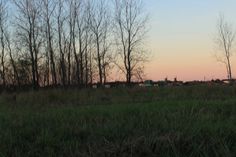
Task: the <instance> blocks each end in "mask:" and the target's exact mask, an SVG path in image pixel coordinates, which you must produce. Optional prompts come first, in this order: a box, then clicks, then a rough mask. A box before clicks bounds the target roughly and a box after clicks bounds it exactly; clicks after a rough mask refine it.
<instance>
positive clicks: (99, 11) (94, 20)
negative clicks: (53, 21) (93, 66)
mask: <svg viewBox="0 0 236 157" xmlns="http://www.w3.org/2000/svg"><path fill="white" fill-rule="evenodd" d="M92 4H93V6H92V7H91V10H90V14H91V15H90V17H91V19H90V28H91V31H92V32H93V35H94V41H95V45H96V62H97V67H98V73H99V83H100V84H103V83H105V82H106V68H107V66H108V62H106V61H107V60H106V57H107V54H108V48H109V45H110V44H109V43H108V31H109V29H110V28H109V27H110V22H111V21H110V20H111V19H110V17H109V10H108V8H109V6H108V1H107V0H101V1H99V2H97V1H93V2H92Z"/></svg>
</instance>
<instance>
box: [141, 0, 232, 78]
mask: <svg viewBox="0 0 236 157" xmlns="http://www.w3.org/2000/svg"><path fill="white" fill-rule="evenodd" d="M145 3H146V4H145V5H146V10H147V12H148V13H149V15H150V21H149V24H148V26H150V28H149V29H150V31H149V33H148V36H147V39H146V40H147V41H148V42H147V47H148V50H149V51H150V52H151V57H150V62H149V63H148V64H147V66H146V74H147V75H146V79H153V80H160V79H164V78H165V77H168V78H169V79H171V80H172V79H173V78H174V77H177V78H178V79H179V80H204V78H205V79H206V80H210V79H212V78H213V79H216V78H220V79H222V78H226V70H225V65H223V64H221V63H219V62H217V61H216V58H215V57H214V54H215V53H214V42H213V40H214V37H215V35H216V24H217V19H218V17H219V14H224V16H225V18H226V19H227V21H228V22H230V23H232V24H233V25H234V26H236V18H235V17H236V0H146V1H145ZM232 62H236V54H235V56H233V58H232ZM235 66H236V64H235V65H234V64H233V69H232V71H233V76H236V68H234V67H235Z"/></svg>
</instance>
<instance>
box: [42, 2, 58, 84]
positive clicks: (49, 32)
mask: <svg viewBox="0 0 236 157" xmlns="http://www.w3.org/2000/svg"><path fill="white" fill-rule="evenodd" d="M42 4H43V7H42V13H43V14H42V16H43V20H44V23H45V36H46V43H47V46H46V51H47V54H48V55H49V59H50V67H51V68H50V70H51V76H52V84H54V85H55V84H57V74H56V65H55V54H54V49H53V14H54V11H55V8H56V3H55V2H54V1H53V0H42Z"/></svg>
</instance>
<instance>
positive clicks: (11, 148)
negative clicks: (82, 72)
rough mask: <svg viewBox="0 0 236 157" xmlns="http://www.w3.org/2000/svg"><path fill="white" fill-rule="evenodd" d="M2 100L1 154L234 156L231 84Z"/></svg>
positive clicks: (235, 94)
mask: <svg viewBox="0 0 236 157" xmlns="http://www.w3.org/2000/svg"><path fill="white" fill-rule="evenodd" d="M11 97H12V95H9V94H3V95H1V97H0V102H1V105H0V156H7V157H8V156H24V157H27V156H32V157H37V156H46V157H47V156H48V157H51V156H59V157H60V156H82V157H87V156H88V157H89V156H111V157H116V156H117V157H118V156H122V157H126V156H127V157H131V156H134V157H144V156H147V157H152V156H153V157H154V156H155V157H156V156H157V157H217V156H218V157H223V156H224V157H234V156H235V155H236V116H235V115H236V90H235V88H234V87H226V86H222V87H220V86H214V87H207V86H196V87H168V88H158V89H156V88H147V89H142V88H138V89H96V90H67V91H64V90H48V91H38V92H26V93H16V99H15V100H11Z"/></svg>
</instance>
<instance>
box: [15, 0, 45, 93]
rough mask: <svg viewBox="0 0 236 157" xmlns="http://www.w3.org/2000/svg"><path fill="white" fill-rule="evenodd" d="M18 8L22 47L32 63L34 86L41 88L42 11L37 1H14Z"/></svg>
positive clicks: (16, 21)
mask: <svg viewBox="0 0 236 157" xmlns="http://www.w3.org/2000/svg"><path fill="white" fill-rule="evenodd" d="M13 1H14V4H15V6H16V7H17V15H16V20H15V23H16V24H15V25H16V29H17V33H16V36H17V38H18V39H19V42H20V46H21V47H22V48H23V47H25V49H24V51H26V52H28V53H29V56H30V61H31V73H32V84H33V87H34V88H37V87H38V86H39V71H38V67H39V66H38V64H39V50H40V46H41V43H42V42H41V40H40V32H41V26H40V22H39V20H40V19H39V17H40V10H39V5H38V1H37V0H21V1H18V0H13Z"/></svg>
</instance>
